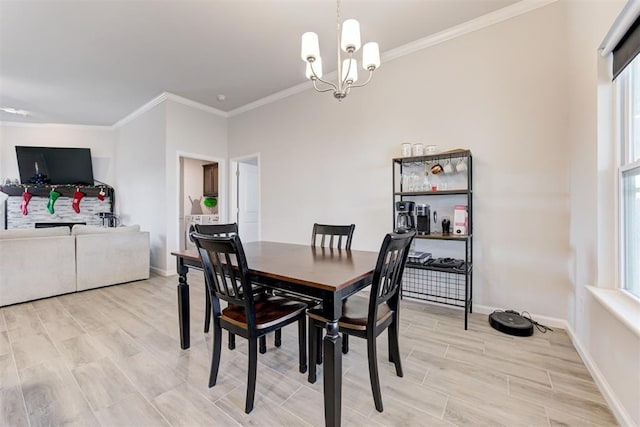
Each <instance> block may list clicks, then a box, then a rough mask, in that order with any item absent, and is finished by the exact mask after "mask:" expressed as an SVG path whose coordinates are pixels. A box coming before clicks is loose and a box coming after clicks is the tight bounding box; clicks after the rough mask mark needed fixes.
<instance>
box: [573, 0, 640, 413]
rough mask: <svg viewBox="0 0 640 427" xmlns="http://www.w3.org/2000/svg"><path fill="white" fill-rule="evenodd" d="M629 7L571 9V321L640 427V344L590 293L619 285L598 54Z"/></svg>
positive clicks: (608, 97) (610, 145) (606, 107)
mask: <svg viewBox="0 0 640 427" xmlns="http://www.w3.org/2000/svg"><path fill="white" fill-rule="evenodd" d="M623 5H624V2H622V1H610V2H582V3H580V4H579V7H578V5H577V3H570V6H569V7H567V18H568V19H567V23H568V26H567V28H568V42H569V43H568V48H569V50H568V51H569V53H570V61H569V68H568V75H569V79H568V87H569V100H570V110H569V111H570V114H569V117H568V119H569V150H570V156H569V159H570V163H569V166H570V169H569V170H570V174H569V180H570V189H571V198H570V207H571V209H570V212H571V215H570V230H571V231H570V247H571V254H572V256H571V259H570V264H569V265H570V272H571V273H570V278H571V286H572V292H571V294H570V295H569V298H568V300H567V305H568V314H567V320H568V322H569V325H570V326H571V327H572V328H573V329H574V330H575V335H576V337H575V339H576V341H577V342H576V344H577V345H578V346H579V347H581V348H582V349H584V351H586V353H587V355H588V357H590V358H591V360H592V363H593V364H594V365H595V367H596V369H597V371H596V372H595V373H596V381H600V382H601V383H600V385H601V387H604V388H605V390H606V389H608V390H610V391H611V393H612V394H613V395H614V396H615V401H614V402H610V403H613V404H612V405H611V406H612V408H613V409H614V412H615V413H616V415H617V416H618V417H620V416H621V413H624V414H623V417H625V418H624V419H625V421H623V422H622V423H623V424H626V423H629V422H631V423H633V424H635V425H640V405H639V404H638V402H640V380H638V379H639V378H640V337H639V336H638V335H637V334H635V333H634V332H633V331H632V330H631V329H629V328H628V327H627V326H626V325H625V324H624V323H623V322H621V321H620V320H619V319H618V318H617V317H615V316H614V315H613V314H612V313H611V312H610V311H609V310H608V309H606V308H605V307H604V306H603V305H602V303H601V302H599V301H598V300H597V299H595V298H593V296H592V295H591V294H590V292H589V291H588V290H587V289H586V286H599V287H605V288H611V287H615V286H616V282H617V280H616V274H615V264H616V263H615V240H616V239H615V235H616V231H615V227H614V225H613V224H614V221H615V220H614V218H615V210H614V206H615V186H614V182H615V169H614V166H615V156H614V154H613V153H614V152H615V148H614V147H615V140H614V138H613V131H612V128H611V117H610V116H609V115H608V114H607V112H608V111H611V108H612V105H613V102H612V96H613V90H612V85H611V81H610V77H609V76H608V75H607V74H610V68H609V69H608V70H607V69H606V67H607V66H610V64H608V61H606V60H605V59H603V58H601V57H599V55H598V53H597V52H596V47H597V46H598V45H599V44H600V42H601V41H602V40H603V39H604V36H605V34H606V32H607V30H608V29H609V27H610V26H611V25H612V23H613V21H614V19H615V17H616V16H617V14H618V12H619V11H620V9H621V8H622V6H623ZM599 71H600V73H599ZM599 74H600V75H599ZM599 108H600V111H599V110H598V109H599ZM598 113H600V114H598ZM619 420H620V418H619ZM620 421H622V420H620Z"/></svg>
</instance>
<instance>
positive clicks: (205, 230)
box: [189, 222, 282, 354]
mask: <svg viewBox="0 0 640 427" xmlns="http://www.w3.org/2000/svg"><path fill="white" fill-rule="evenodd" d="M193 230H195V231H196V233H199V234H206V235H207V236H222V237H229V236H235V235H237V234H238V224H237V223H235V222H234V223H230V224H193V225H192V226H191V228H190V230H189V231H190V232H191V231H193ZM252 289H253V293H254V294H259V293H262V292H266V290H265V289H263V288H261V287H260V286H259V285H256V284H253V285H252ZM210 324H211V298H210V296H209V288H208V287H206V286H205V307H204V332H205V333H207V332H209V325H210ZM281 342H282V339H281V332H280V330H278V331H276V347H280V344H281ZM228 346H229V350H233V349H235V348H236V337H235V335H234V334H233V333H232V332H230V331H229V343H228ZM266 352H267V339H266V337H264V336H263V337H261V338H260V353H262V354H264V353H266Z"/></svg>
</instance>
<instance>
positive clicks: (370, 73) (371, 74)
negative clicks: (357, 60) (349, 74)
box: [349, 70, 374, 88]
mask: <svg viewBox="0 0 640 427" xmlns="http://www.w3.org/2000/svg"><path fill="white" fill-rule="evenodd" d="M373 71H374V70H369V78H368V79H367V81H366V82H364V83H362V84H359V85H349V88H352V87H362V86H366V85H367V84H369V82H370V81H371V77H373Z"/></svg>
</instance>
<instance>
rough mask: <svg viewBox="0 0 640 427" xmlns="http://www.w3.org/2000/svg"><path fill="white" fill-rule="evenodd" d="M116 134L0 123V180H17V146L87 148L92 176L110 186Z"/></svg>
mask: <svg viewBox="0 0 640 427" xmlns="http://www.w3.org/2000/svg"><path fill="white" fill-rule="evenodd" d="M116 139H117V132H116V131H114V130H113V129H111V128H110V127H106V126H74V125H21V124H15V125H14V124H7V123H0V141H2V142H0V177H1V178H2V181H3V182H4V179H5V178H8V177H9V178H18V179H19V178H20V174H19V173H18V161H17V159H16V150H15V147H16V145H24V146H34V147H78V148H90V149H91V160H92V163H93V176H94V178H95V179H96V180H98V181H102V182H105V183H107V184H110V185H113V182H114V178H115V176H114V170H115V168H114V150H115V143H116Z"/></svg>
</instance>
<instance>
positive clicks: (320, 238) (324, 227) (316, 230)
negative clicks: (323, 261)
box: [309, 223, 356, 364]
mask: <svg viewBox="0 0 640 427" xmlns="http://www.w3.org/2000/svg"><path fill="white" fill-rule="evenodd" d="M355 229H356V225H355V224H350V225H332V224H318V223H315V224H313V231H312V232H311V246H317V247H321V248H336V249H346V250H351V241H352V240H353V232H354V230H355ZM343 243H344V248H343ZM309 305H310V306H311V305H317V304H309ZM316 339H317V340H318V344H317V349H318V351H317V354H316V363H318V364H321V363H322V334H318V336H317V337H316ZM348 351H349V337H348V336H345V337H344V338H343V340H342V352H343V353H344V354H347V352H348Z"/></svg>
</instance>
